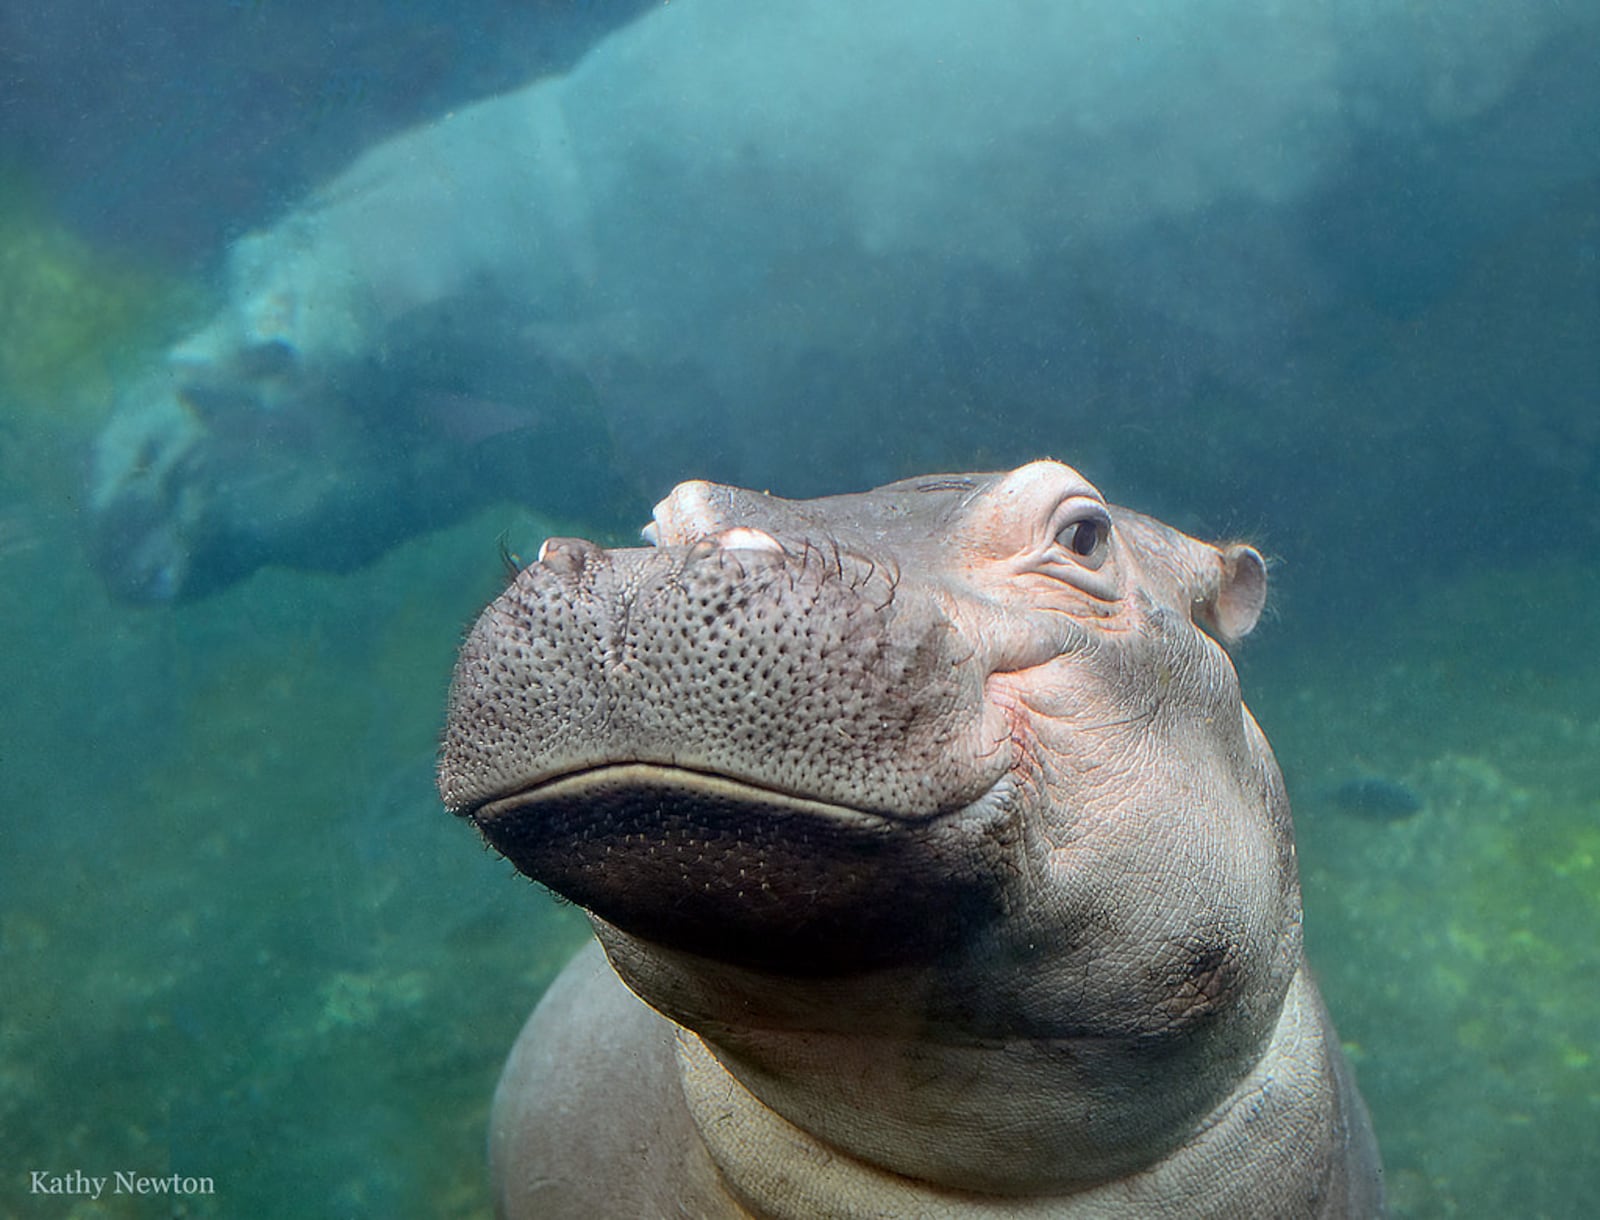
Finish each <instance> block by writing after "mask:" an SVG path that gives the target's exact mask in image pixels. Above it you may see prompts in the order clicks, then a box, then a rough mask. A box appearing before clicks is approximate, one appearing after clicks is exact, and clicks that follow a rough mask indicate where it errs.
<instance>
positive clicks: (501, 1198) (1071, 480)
mask: <svg viewBox="0 0 1600 1220" xmlns="http://www.w3.org/2000/svg"><path fill="white" fill-rule="evenodd" d="M645 541H646V542H647V543H648V545H647V546H643V547H630V548H621V549H605V548H602V547H600V546H597V545H595V544H593V543H591V542H587V541H582V540H579V539H573V538H551V539H550V540H548V541H547V542H545V543H544V545H543V547H542V549H541V550H540V552H539V555H538V558H537V560H536V561H535V562H533V563H531V564H529V565H528V566H527V567H525V568H524V569H522V570H521V571H520V572H519V573H518V574H517V575H516V576H515V578H514V579H513V580H512V582H511V583H510V585H509V587H508V588H507V589H506V591H505V592H504V593H503V594H502V595H501V596H500V597H499V598H498V599H497V600H496V601H495V602H494V603H493V604H491V605H490V606H489V608H488V609H487V610H485V611H484V613H483V615H482V616H481V618H479V620H478V621H477V623H476V625H475V626H474V627H473V628H472V629H471V631H470V633H469V634H468V636H467V638H466V640H465V643H464V644H463V646H462V649H461V653H460V657H459V659H458V662H457V665H456V668H455V673H454V677H453V681H452V686H451V692H450V696H449V704H448V713H447V721H446V727H445V730H444V736H443V744H442V748H441V754H440V764H439V788H440V792H441V795H442V797H443V800H444V803H445V805H446V807H447V808H448V809H449V810H451V811H452V812H453V813H455V814H457V815H459V816H460V817H463V818H465V819H467V820H469V821H470V822H471V823H472V824H473V825H474V826H476V827H477V829H478V830H479V831H480V832H481V834H482V836H483V837H484V839H486V840H487V842H488V843H489V844H491V845H492V846H493V847H494V848H495V849H496V850H498V851H499V852H501V853H503V854H504V855H505V856H506V857H507V858H508V859H509V860H510V861H511V862H512V863H513V864H514V865H515V866H516V867H517V868H518V869H519V870H520V871H521V872H523V873H524V874H526V875H527V876H529V877H531V878H533V879H534V880H535V881H538V882H539V883H541V884H542V885H544V886H547V887H548V888H549V889H551V890H553V891H554V892H555V893H556V894H558V895H560V896H562V897H563V898H565V899H567V900H570V901H571V902H573V903H575V904H577V905H578V906H580V907H582V908H583V909H584V910H585V911H586V912H587V914H588V916H589V919H590V921H591V923H592V924H593V927H594V932H595V938H596V939H595V942H592V943H591V944H590V946H589V947H588V948H587V949H585V950H583V951H582V952H580V953H579V955H578V956H577V958H576V959H575V960H574V961H573V962H572V963H571V964H570V965H569V966H568V967H567V969H566V970H565V972H564V973H563V974H561V975H560V976H559V977H558V978H557V980H556V981H555V982H554V984H553V985H552V986H551V987H550V989H549V990H548V992H547V993H546V994H545V996H544V998H543V999H542V1000H541V1002H540V1003H539V1005H538V1007H537V1008H536V1009H535V1011H534V1013H533V1015H532V1016H531V1018H530V1019H529V1020H528V1022H527V1025H526V1026H525V1028H524V1029H523V1031H522V1034H521V1036H520V1037H519V1039H518V1040H517V1043H516V1045H515V1048H514V1049H513V1050H512V1052H511V1055H510V1059H509V1061H508V1062H507V1064H506V1067H505V1069H504V1073H503V1075H502V1077H501V1080H500V1084H499V1087H498V1090H497V1093H496V1097H495V1102H494V1109H493V1116H492V1120H491V1127H492V1131H491V1137H490V1150H491V1155H490V1159H491V1165H492V1173H493V1179H494V1185H495V1192H496V1201H497V1207H498V1212H499V1214H500V1215H501V1216H504V1217H511V1218H521V1217H535V1216H537V1217H564V1216H573V1217H578V1216H582V1217H594V1216H629V1217H634V1216H640V1217H645V1216H649V1217H654V1216H663V1217H664V1216H690V1217H697V1218H703V1220H720V1218H723V1217H739V1218H741V1220H749V1218H752V1217H760V1218H762V1220H776V1218H779V1217H782V1218H785V1220H810V1218H815V1217H822V1216H826V1217H869V1216H870V1217H948V1218H950V1220H977V1218H980V1217H981V1218H989V1217H1001V1216H1004V1217H1039V1218H1043V1217H1052V1218H1056V1217H1061V1218H1065V1217H1090V1216H1092V1217H1123V1216H1156V1215H1161V1216H1179V1215H1181V1216H1185V1217H1190V1216H1230V1217H1237V1216H1271V1217H1311V1216H1316V1217H1368V1216H1378V1215H1381V1214H1382V1213H1383V1207H1384V1204H1383V1179H1382V1170H1381V1166H1380V1161H1379V1156H1378V1151H1377V1147H1376V1143H1375V1140H1374V1136H1373V1133H1372V1128H1371V1125H1370V1122H1369V1119H1368V1116H1367V1112H1366V1109H1365V1106H1364V1105H1363V1102H1362V1100H1361V1098H1360V1096H1359V1094H1358V1093H1357V1091H1356V1088H1355V1085H1354V1083H1353V1080H1352V1075H1351V1072H1350V1069H1349V1067H1348V1066H1347V1064H1346V1062H1345V1059H1344V1056H1343V1053H1342V1050H1341V1047H1340V1044H1339V1042H1338V1040H1337V1038H1336V1036H1335V1034H1334V1030H1333V1027H1332V1024H1331V1022H1330V1020H1329V1017H1328V1013H1327V1011H1326V1009H1325V1007H1324V1005H1323V1002H1322V1000H1321V998H1320V995H1319V993H1318V990H1317V987H1316V984H1315V982H1314V980H1313V979H1312V976H1311V974H1310V972H1309V970H1308V968H1307V965H1306V960H1305V955H1304V950H1303V946H1302V940H1301V907H1300V896H1299V882H1298V876H1297V868H1296V861H1295V847H1294V837H1293V829H1292V825H1291V821H1290V810H1289V801H1288V798H1287V795H1286V792H1285V787H1284V783H1283V780H1282V778H1281V776H1280V774H1279V771H1278V767H1277V764H1276V762H1275V760H1274V758H1273V755H1272V751H1271V748H1270V747H1269V745H1268V743H1267V741H1266V738H1265V737H1264V735H1263V734H1262V732H1261V730H1260V728H1259V727H1258V726H1257V724H1256V722H1255V720H1254V719H1253V717H1252V716H1251V714H1250V712H1249V711H1248V710H1247V709H1246V707H1245V706H1244V704H1243V702H1242V699H1241V695H1240V690H1239V683H1238V678H1237V675H1236V673H1235V670H1234V668H1233V665H1232V663H1231V661H1230V660H1229V657H1228V654H1227V653H1226V651H1225V650H1224V649H1225V646H1226V645H1229V644H1231V643H1233V642H1234V641H1237V640H1239V639H1240V638H1241V637H1243V636H1244V635H1246V634H1247V633H1249V632H1250V631H1251V629H1252V628H1253V627H1254V625H1255V623H1256V621H1257V618H1258V616H1259V615H1260V613H1261V610H1262V607H1263V604H1264V601H1265V597H1266V582H1267V577H1266V564H1265V563H1264V561H1263V559H1262V556H1261V554H1260V553H1259V552H1258V551H1257V550H1255V549H1253V548H1252V547H1250V546H1249V545H1246V544H1243V543H1230V544H1227V545H1210V544H1207V543H1204V542H1200V541H1197V540H1196V539H1194V538H1191V537H1189V536H1187V535H1185V534H1183V533H1180V532H1179V531H1177V530H1175V529H1173V528H1171V527H1169V526H1167V525H1164V524H1162V523H1161V522H1159V521H1157V520H1154V519H1152V518H1150V517H1147V516H1143V515H1141V514H1139V513H1137V512H1132V511H1129V510H1127V509H1124V508H1120V507H1115V506H1113V505H1111V504H1108V503H1107V502H1106V500H1105V499H1104V498H1103V497H1102V495H1101V494H1100V492H1099V491H1097V490H1096V489H1095V487H1094V486H1093V485H1091V484H1090V483H1089V482H1088V481H1087V480H1086V479H1085V478H1084V477H1083V476H1082V475H1081V474H1079V473H1078V472H1077V471H1076V470H1074V469H1072V468H1071V467H1069V466H1066V465H1063V464H1061V463H1059V462H1055V461H1046V460H1041V461H1034V462H1031V463H1029V464H1027V465H1024V466H1021V467H1019V468H1017V469H1014V470H1012V471H1010V472H1008V473H997V474H960V475H931V476H927V477H923V478H913V479H907V480H903V481H900V482H895V483H891V484H889V485H887V486H884V487H880V488H878V489H877V490H875V491H870V492H865V493H857V494H845V495H833V496H827V497H823V498H818V499H809V500H789V499H782V498H779V497H777V496H774V495H770V494H767V493H763V492H756V491H749V490H744V489H741V488H738V487H732V486H724V485H718V484H713V483H709V482H700V481H697V482H686V483H682V484H680V485H678V486H677V487H676V488H675V489H674V490H673V491H672V492H671V494H670V495H668V496H667V498H666V499H665V500H663V501H661V503H660V504H659V505H657V507H656V509H655V512H654V518H653V521H652V522H651V524H650V525H648V526H647V527H646V529H645Z"/></svg>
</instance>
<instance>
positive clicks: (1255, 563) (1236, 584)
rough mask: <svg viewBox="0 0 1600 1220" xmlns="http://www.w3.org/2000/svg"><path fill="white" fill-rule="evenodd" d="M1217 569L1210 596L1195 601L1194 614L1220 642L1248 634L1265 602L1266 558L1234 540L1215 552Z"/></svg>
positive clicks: (1226, 641)
mask: <svg viewBox="0 0 1600 1220" xmlns="http://www.w3.org/2000/svg"><path fill="white" fill-rule="evenodd" d="M1217 558H1218V559H1219V561H1220V564H1221V572H1220V573H1219V578H1218V580H1217V584H1216V587H1215V588H1214V589H1213V590H1212V591H1211V596H1210V597H1208V598H1205V599H1203V600H1201V601H1199V602H1197V603H1196V604H1195V608H1194V609H1195V617H1196V618H1198V619H1200V621H1201V622H1202V623H1203V624H1204V625H1205V627H1206V629H1207V630H1209V631H1210V632H1211V633H1212V634H1213V635H1215V636H1216V637H1217V638H1218V639H1220V640H1221V641H1222V642H1223V643H1224V644H1231V643H1233V642H1234V641H1235V640H1239V639H1243V638H1244V637H1245V636H1247V635H1249V634H1250V632H1251V630H1252V629H1253V628H1254V627H1255V625H1256V620H1257V619H1259V618H1260V617H1261V608H1262V607H1263V606H1265V605H1266V604H1267V561H1266V560H1265V559H1263V558H1261V552H1260V551H1258V550H1256V549H1255V547H1253V546H1245V545H1244V543H1242V542H1235V543H1232V544H1230V545H1228V546H1225V547H1222V548H1221V549H1219V550H1218V552H1217Z"/></svg>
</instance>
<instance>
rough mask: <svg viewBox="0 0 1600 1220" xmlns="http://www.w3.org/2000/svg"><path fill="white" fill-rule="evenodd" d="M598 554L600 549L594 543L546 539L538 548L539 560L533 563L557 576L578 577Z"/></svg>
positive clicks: (578, 539) (579, 539)
mask: <svg viewBox="0 0 1600 1220" xmlns="http://www.w3.org/2000/svg"><path fill="white" fill-rule="evenodd" d="M599 552H600V548H599V547H597V546H595V544H594V543H592V542H585V541H584V540H583V539H581V538H546V539H545V540H544V542H543V544H542V545H541V546H540V547H539V558H538V559H537V560H536V561H535V562H537V563H540V564H543V565H544V566H545V567H546V568H549V569H550V571H552V572H554V573H556V574H557V575H558V576H579V575H581V574H582V573H583V570H584V568H586V567H587V566H588V564H589V560H590V558H591V557H592V556H594V555H596V554H598V553H599Z"/></svg>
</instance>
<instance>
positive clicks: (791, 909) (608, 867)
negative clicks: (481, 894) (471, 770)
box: [467, 762, 999, 974]
mask: <svg viewBox="0 0 1600 1220" xmlns="http://www.w3.org/2000/svg"><path fill="white" fill-rule="evenodd" d="M990 803H991V802H988V801H981V802H979V805H980V806H982V805H988V804H990ZM972 812H973V811H972V810H971V809H969V810H962V811H956V812H954V813H951V814H945V815H934V816H924V817H905V818H897V817H894V816H890V815H885V814H881V813H872V812H866V811H863V810H859V809H852V808H849V807H846V806H842V805H838V804H832V803H828V802H823V801H816V800H810V799H807V798H805V797H800V796H796V795H793V794H790V793H785V792H780V791H775V790H773V789H769V788H764V787H761V786H760V785H758V784H756V783H752V782H749V781H746V780H743V779H736V778H732V777H729V776H726V775H717V774H708V773H705V772H699V771H692V770H688V769H684V768H680V767H676V766H671V765H665V764H655V763H640V762H621V763H614V764H607V765H602V766H597V767H591V768H588V769H585V770H582V771H577V772H571V773H568V774H564V775H560V776H557V777H554V778H551V779H548V780H544V781H541V782H539V783H537V784H534V785H532V786H530V787H528V788H525V789H523V790H521V791H519V792H515V793H511V794H509V795H506V796H502V797H499V798H496V799H494V800H491V801H488V802H486V803H484V804H483V805H480V806H479V807H477V808H476V809H474V810H471V811H469V812H468V813H467V816H468V817H470V819H471V820H472V821H473V823H474V824H475V825H476V826H477V827H478V829H479V831H480V832H481V833H482V834H483V836H484V837H485V838H486V839H487V840H488V841H489V842H490V843H492V844H493V845H494V846H495V847H496V848H497V849H498V850H499V851H500V852H502V853H503V854H504V855H505V856H506V857H507V858H508V859H509V860H511V862H512V863H513V864H515V865H516V866H517V868H518V869H519V870H520V871H521V872H523V873H526V874H527V875H528V876H530V877H533V878H536V879H537V880H538V881H540V882H541V883H542V884H544V885H546V886H549V887H550V888H551V889H553V890H555V891H556V892H557V893H559V894H561V895H562V896H563V897H565V898H567V899H570V900H571V901H572V902H575V903H577V904H578V905H579V906H582V907H584V908H585V909H587V910H588V911H590V912H592V913H593V914H594V915H595V916H597V917H598V918H600V919H603V920H605V921H606V922H607V923H610V924H612V925H614V926H616V927H618V928H620V929H621V930H622V931H624V932H627V933H630V934H632V935H635V936H638V937H641V938H644V939H647V940H651V941H655V942H657V943H660V944H664V945H668V946H670V947H673V948H676V949H682V950H685V951H688V952H693V953H698V954H702V955H705V956H709V957H715V958H719V959H722V960H727V961H734V962H738V963H740V964H743V965H750V966H756V967H759V968H762V969H767V970H777V971H782V972H784V973H791V974H826V973H839V972H845V971H851V970H859V969H868V968H872V967H874V966H880V965H886V964H889V963H905V962H909V961H915V960H925V959H926V958H927V957H929V956H931V955H934V954H937V953H939V952H940V951H942V950H943V949H945V948H946V947H948V946H949V945H950V944H951V943H952V942H953V941H954V940H955V939H957V938H959V937H960V936H962V935H963V934H967V933H970V932H971V931H972V930H974V929H975V928H976V927H979V926H981V925H982V924H984V923H987V922H988V920H989V919H990V918H991V917H992V916H993V915H994V914H996V913H997V911H998V908H999V895H998V889H997V881H996V871H997V870H995V869H994V868H993V867H987V866H986V864H987V865H992V864H993V860H992V858H990V857H991V856H992V852H993V851H994V849H995V848H996V846H997V845H996V843H995V841H994V835H993V834H992V833H985V831H984V830H983V829H982V827H983V826H984V825H985V824H987V823H990V822H991V821H992V819H991V818H988V817H984V816H981V815H978V816H969V815H970V814H972ZM990 829H991V830H992V826H991V827H990Z"/></svg>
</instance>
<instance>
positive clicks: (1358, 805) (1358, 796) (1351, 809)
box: [1333, 775, 1422, 822]
mask: <svg viewBox="0 0 1600 1220" xmlns="http://www.w3.org/2000/svg"><path fill="white" fill-rule="evenodd" d="M1333 804H1334V807H1335V808H1337V809H1338V810H1339V812H1340V813H1348V814H1350V815H1351V816H1352V817H1358V818H1370V819H1371V820H1372V821H1374V822H1398V821H1400V819H1402V818H1409V817H1411V816H1412V815H1413V814H1416V813H1420V812H1421V811H1422V798H1421V797H1420V796H1418V795H1417V794H1416V793H1415V792H1413V791H1411V789H1410V788H1407V787H1406V786H1405V785H1404V784H1402V783H1400V782H1398V781H1397V780H1392V779H1384V778H1383V776H1381V775H1361V776H1357V777H1356V778H1354V779H1347V780H1345V781H1344V783H1342V784H1340V785H1339V786H1338V787H1337V788H1335V789H1334V790H1333Z"/></svg>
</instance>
